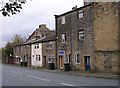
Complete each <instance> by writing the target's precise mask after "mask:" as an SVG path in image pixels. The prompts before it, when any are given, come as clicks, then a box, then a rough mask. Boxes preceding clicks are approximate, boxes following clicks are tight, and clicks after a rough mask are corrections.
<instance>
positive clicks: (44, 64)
mask: <svg viewBox="0 0 120 88" xmlns="http://www.w3.org/2000/svg"><path fill="white" fill-rule="evenodd" d="M43 60H44V61H43V67H45V68H46V56H44V59H43Z"/></svg>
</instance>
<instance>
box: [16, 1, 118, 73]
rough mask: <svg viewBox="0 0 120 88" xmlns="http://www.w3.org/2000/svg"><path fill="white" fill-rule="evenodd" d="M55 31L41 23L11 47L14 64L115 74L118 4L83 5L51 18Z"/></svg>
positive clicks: (94, 3)
mask: <svg viewBox="0 0 120 88" xmlns="http://www.w3.org/2000/svg"><path fill="white" fill-rule="evenodd" d="M55 26H56V28H55V30H54V31H53V30H50V29H49V28H47V27H46V25H45V24H41V25H40V26H39V28H38V29H36V30H35V31H34V32H33V33H32V34H31V35H30V36H29V38H28V39H27V41H26V42H25V43H23V44H20V45H16V46H15V47H14V58H15V63H16V64H20V60H22V61H23V62H26V63H27V65H28V66H30V67H45V68H48V64H49V63H54V64H55V68H56V69H64V68H65V66H64V64H65V63H69V64H70V67H71V69H72V70H78V71H88V70H91V71H94V72H110V73H119V72H120V70H119V68H120V64H119V62H120V60H119V57H120V56H119V55H120V54H119V53H120V52H119V45H120V40H119V33H120V2H91V3H88V2H85V5H84V6H83V7H80V8H77V7H73V8H72V10H71V11H69V12H66V13H63V14H61V15H55Z"/></svg>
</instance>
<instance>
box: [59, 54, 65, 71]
mask: <svg viewBox="0 0 120 88" xmlns="http://www.w3.org/2000/svg"><path fill="white" fill-rule="evenodd" d="M63 66H64V59H63V56H59V67H60V69H63Z"/></svg>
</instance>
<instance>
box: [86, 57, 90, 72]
mask: <svg viewBox="0 0 120 88" xmlns="http://www.w3.org/2000/svg"><path fill="white" fill-rule="evenodd" d="M85 70H87V71H88V70H90V56H85Z"/></svg>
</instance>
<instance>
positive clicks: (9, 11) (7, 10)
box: [0, 0, 26, 17]
mask: <svg viewBox="0 0 120 88" xmlns="http://www.w3.org/2000/svg"><path fill="white" fill-rule="evenodd" d="M25 3H26V0H8V2H6V3H5V2H3V0H2V2H0V4H1V6H2V7H1V8H2V9H1V10H0V12H2V15H3V16H9V17H10V15H14V14H16V13H17V12H20V9H22V5H23V4H25Z"/></svg>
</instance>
